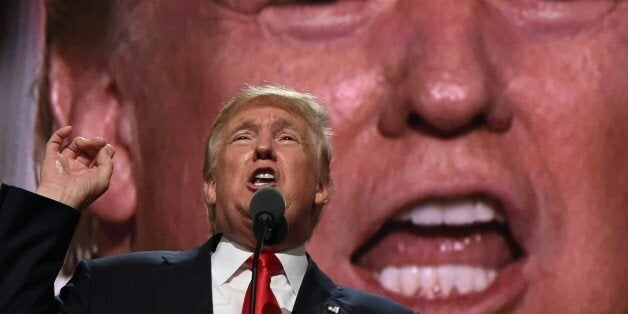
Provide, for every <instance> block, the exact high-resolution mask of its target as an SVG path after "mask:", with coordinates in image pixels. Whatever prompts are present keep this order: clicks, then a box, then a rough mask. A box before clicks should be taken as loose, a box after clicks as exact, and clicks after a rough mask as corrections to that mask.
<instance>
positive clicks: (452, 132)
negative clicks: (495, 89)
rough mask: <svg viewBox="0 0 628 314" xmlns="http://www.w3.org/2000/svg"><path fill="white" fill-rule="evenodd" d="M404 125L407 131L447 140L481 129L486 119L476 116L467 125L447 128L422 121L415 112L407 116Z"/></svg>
mask: <svg viewBox="0 0 628 314" xmlns="http://www.w3.org/2000/svg"><path fill="white" fill-rule="evenodd" d="M406 125H407V127H408V128H409V129H411V130H413V131H415V132H420V133H424V134H431V135H432V136H438V137H441V138H449V137H455V136H459V135H461V134H464V133H466V132H469V131H471V130H474V129H478V128H482V127H483V126H486V125H487V119H486V117H485V116H484V115H477V116H474V117H473V118H471V120H469V122H467V123H461V124H459V125H457V127H447V126H445V125H443V124H438V125H435V124H432V123H430V121H429V120H426V119H424V118H423V117H422V116H421V115H419V114H418V113H416V112H411V113H409V114H408V116H407V119H406Z"/></svg>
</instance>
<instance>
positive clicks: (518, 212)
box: [355, 177, 538, 251]
mask: <svg viewBox="0 0 628 314" xmlns="http://www.w3.org/2000/svg"><path fill="white" fill-rule="evenodd" d="M449 182H456V184H445V185H431V184H424V185H423V186H418V189H417V190H416V191H415V192H416V193H407V194H406V195H410V196H408V197H405V199H400V200H398V201H393V202H392V203H391V204H389V208H388V209H386V210H383V211H381V213H382V214H381V216H380V217H378V218H376V219H373V220H371V226H370V227H371V228H364V230H366V232H367V233H366V234H363V236H362V237H360V238H361V239H362V243H355V245H356V248H355V249H356V250H357V248H359V247H361V246H362V245H364V244H365V243H366V242H367V241H368V240H369V239H370V238H371V237H373V235H374V234H375V233H376V232H377V231H378V230H379V228H380V227H381V226H382V225H383V224H384V223H386V222H387V221H390V220H392V219H393V218H394V217H396V216H398V215H401V214H403V213H405V212H406V211H408V210H410V209H412V208H413V207H415V206H416V205H418V204H421V203H424V202H427V201H430V200H434V199H460V198H464V197H468V196H470V195H482V196H484V197H487V198H490V199H493V200H496V201H497V202H499V203H500V205H501V206H500V208H501V209H502V210H503V212H502V214H503V215H504V217H505V220H506V222H507V223H508V226H509V228H510V229H511V231H512V233H513V236H514V238H515V240H516V241H517V242H518V244H519V245H521V247H522V249H523V250H524V251H528V249H530V240H531V239H532V238H533V237H532V236H533V234H532V232H533V230H534V228H533V227H534V224H535V221H536V218H537V216H538V212H537V210H534V209H535V208H536V206H533V204H534V202H535V200H534V199H530V196H529V195H531V194H532V193H525V192H522V191H526V190H528V189H527V188H525V187H521V188H519V187H517V188H514V184H511V183H510V182H512V181H511V180H508V179H507V178H500V179H495V180H491V179H488V178H480V179H473V178H469V179H466V180H465V179H463V178H460V177H458V178H456V179H455V180H450V181H449Z"/></svg>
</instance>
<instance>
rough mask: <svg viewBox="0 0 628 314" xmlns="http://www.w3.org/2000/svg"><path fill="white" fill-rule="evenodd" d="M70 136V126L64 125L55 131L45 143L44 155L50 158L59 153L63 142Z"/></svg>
mask: <svg viewBox="0 0 628 314" xmlns="http://www.w3.org/2000/svg"><path fill="white" fill-rule="evenodd" d="M70 134H72V126H69V125H66V126H64V127H62V128H60V129H58V130H56V131H55V132H54V133H53V134H52V135H51V136H50V139H48V142H46V155H48V156H52V155H53V154H57V153H60V152H61V146H62V145H63V141H64V140H65V139H66V138H67V137H68V136H69V135H70Z"/></svg>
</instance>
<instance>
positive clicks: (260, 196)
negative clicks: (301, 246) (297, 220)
mask: <svg viewBox="0 0 628 314" xmlns="http://www.w3.org/2000/svg"><path fill="white" fill-rule="evenodd" d="M285 211H286V201H285V200H284V198H283V195H281V193H280V192H279V190H277V189H275V188H273V187H264V188H261V189H259V190H257V192H255V194H253V198H252V199H251V203H250V204H249V215H251V217H252V218H253V234H254V235H255V239H256V240H257V244H256V245H255V251H253V265H252V266H253V267H252V269H251V272H252V274H251V299H250V300H249V313H255V299H257V272H258V265H259V254H260V252H261V251H262V244H266V245H274V244H278V243H279V242H281V240H283V239H284V238H285V237H286V234H287V233H288V223H287V222H286V217H285V216H284V215H283V213H284V212H285Z"/></svg>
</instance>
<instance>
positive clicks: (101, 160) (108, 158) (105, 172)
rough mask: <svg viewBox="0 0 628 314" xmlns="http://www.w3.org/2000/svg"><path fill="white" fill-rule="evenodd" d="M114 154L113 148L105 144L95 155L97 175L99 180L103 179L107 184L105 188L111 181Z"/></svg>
mask: <svg viewBox="0 0 628 314" xmlns="http://www.w3.org/2000/svg"><path fill="white" fill-rule="evenodd" d="M114 154H115V149H114V148H113V146H111V145H109V144H107V145H105V146H103V148H101V149H100V150H99V151H98V154H97V155H96V160H95V161H96V167H97V169H98V174H99V175H100V176H101V178H103V179H105V180H106V181H107V182H106V183H107V186H109V180H110V179H111V175H112V174H113V167H114V166H113V155H114Z"/></svg>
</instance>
